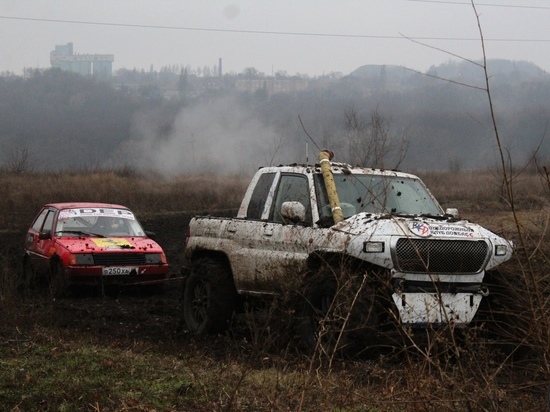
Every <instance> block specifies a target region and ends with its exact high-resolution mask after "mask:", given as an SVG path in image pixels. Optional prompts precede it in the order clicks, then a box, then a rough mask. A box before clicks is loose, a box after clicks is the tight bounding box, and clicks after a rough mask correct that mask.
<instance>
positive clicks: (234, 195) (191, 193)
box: [0, 172, 248, 230]
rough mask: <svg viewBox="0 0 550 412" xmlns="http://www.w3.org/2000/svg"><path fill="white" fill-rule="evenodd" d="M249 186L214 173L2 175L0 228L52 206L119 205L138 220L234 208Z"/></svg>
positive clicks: (18, 223)
mask: <svg viewBox="0 0 550 412" xmlns="http://www.w3.org/2000/svg"><path fill="white" fill-rule="evenodd" d="M247 184H248V181H247V180H243V179H240V178H238V177H232V176H215V175H201V176H189V177H184V176H182V177H178V178H166V177H163V176H160V175H156V174H153V173H149V174H143V175H137V174H129V175H127V174H121V173H117V172H96V173H47V174H25V175H20V174H7V173H3V174H0V193H2V194H3V196H2V197H1V198H0V208H1V210H2V214H1V215H0V228H1V230H6V229H9V228H11V229H14V228H18V229H19V228H21V227H24V226H26V225H28V224H29V223H30V221H31V220H32V219H33V218H34V216H35V214H36V213H37V211H38V210H39V209H40V207H41V206H42V205H44V204H46V203H52V202H67V201H74V202H106V203H118V204H122V205H125V206H127V207H129V208H131V209H132V210H133V211H134V212H135V213H136V214H138V215H139V216H144V215H147V214H158V213H166V212H190V213H193V212H203V211H208V210H221V209H234V208H236V207H238V206H239V204H240V201H241V199H242V196H243V195H244V191H245V190H246V186H247Z"/></svg>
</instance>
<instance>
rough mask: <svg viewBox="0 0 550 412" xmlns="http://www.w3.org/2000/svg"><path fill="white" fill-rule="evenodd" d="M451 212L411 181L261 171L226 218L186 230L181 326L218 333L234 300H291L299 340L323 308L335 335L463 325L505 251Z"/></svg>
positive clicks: (324, 160) (315, 331) (326, 167)
mask: <svg viewBox="0 0 550 412" xmlns="http://www.w3.org/2000/svg"><path fill="white" fill-rule="evenodd" d="M457 215H458V212H457V211H456V209H448V210H447V211H444V210H443V209H442V208H441V206H440V205H439V203H438V202H437V201H436V199H435V198H434V197H433V196H432V194H431V193H430V191H429V190H428V189H427V188H426V186H425V185H424V184H423V183H422V181H421V180H420V179H419V178H418V177H417V176H414V175H412V174H407V173H401V172H395V171H382V170H375V169H369V168H360V167H351V166H349V165H347V164H342V163H331V162H330V161H329V158H328V156H321V157H320V163H319V164H316V165H291V166H277V167H264V168H261V169H259V170H258V171H257V172H256V174H255V176H254V177H253V179H252V181H251V183H250V185H249V187H248V189H247V191H246V193H245V196H244V199H243V201H242V204H241V206H240V209H239V211H238V214H237V216H236V217H235V218H221V217H212V216H202V217H195V218H193V219H192V220H191V222H190V225H189V232H188V237H187V239H186V249H185V256H186V259H187V260H188V261H189V272H188V273H187V280H186V287H185V293H184V302H183V305H184V318H185V321H186V324H187V326H188V328H189V329H190V330H191V331H193V332H195V333H216V332H220V331H222V330H223V329H224V328H225V327H227V324H228V321H229V319H230V317H231V314H232V313H233V311H234V310H235V309H236V308H237V306H238V302H239V301H240V300H242V298H243V297H255V298H259V299H260V300H262V299H268V298H271V297H273V296H293V297H294V298H293V299H292V300H291V302H292V303H290V304H291V305H294V304H295V305H296V306H295V308H296V315H297V318H299V319H300V322H299V323H300V324H301V327H300V328H299V330H300V331H301V332H300V333H301V334H302V335H303V336H302V338H303V340H304V341H305V342H306V343H307V342H308V341H310V343H311V342H313V341H314V340H315V339H316V338H318V337H319V336H320V334H321V329H322V327H321V326H323V327H325V329H326V324H328V321H327V319H328V318H329V312H330V311H331V310H333V312H335V313H336V312H338V314H337V315H334V314H332V315H331V316H332V319H335V318H338V319H339V321H338V322H335V325H337V326H335V328H340V332H341V331H342V330H343V329H345V328H348V329H350V330H351V329H353V330H359V329H365V330H367V329H371V328H375V329H376V330H380V329H384V328H385V327H389V326H388V325H392V327H395V325H398V328H402V327H403V326H406V327H410V328H427V327H438V326H441V325H447V324H453V325H457V326H465V325H468V324H470V323H471V322H472V320H473V318H474V316H475V314H476V312H477V310H478V308H479V306H480V303H481V301H482V299H483V297H484V296H486V295H487V294H488V293H489V291H488V290H487V288H486V287H485V285H484V283H483V279H484V275H485V273H486V271H487V270H489V269H491V268H494V267H495V266H497V265H499V264H501V263H503V262H505V261H507V260H508V259H510V257H511V254H512V244H511V243H510V242H509V241H507V240H505V239H503V238H502V237H500V236H498V235H496V234H495V233H493V232H491V231H489V230H487V229H485V228H483V227H481V226H479V225H477V224H474V223H471V222H469V221H467V220H461V219H459V218H458V217H457ZM346 293H347V295H348V300H347V302H348V303H344V299H342V298H341V296H344V295H346ZM342 308H345V310H343V309H342Z"/></svg>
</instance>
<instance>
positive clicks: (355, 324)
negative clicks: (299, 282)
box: [300, 268, 379, 354]
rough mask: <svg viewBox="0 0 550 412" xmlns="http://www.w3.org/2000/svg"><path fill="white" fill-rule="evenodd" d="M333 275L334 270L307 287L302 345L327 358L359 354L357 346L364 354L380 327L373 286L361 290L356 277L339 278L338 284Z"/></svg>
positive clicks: (303, 309)
mask: <svg viewBox="0 0 550 412" xmlns="http://www.w3.org/2000/svg"><path fill="white" fill-rule="evenodd" d="M338 270H340V271H341V270H346V269H345V268H344V269H338ZM334 275H335V269H331V270H329V271H326V272H325V273H324V274H322V275H321V276H315V277H313V278H312V279H310V281H309V282H307V285H305V287H304V290H303V302H302V308H301V311H300V312H301V313H300V318H301V322H300V335H301V340H302V343H303V344H304V345H305V347H306V348H307V349H308V350H309V351H310V352H313V351H314V350H321V351H322V352H324V353H327V354H332V353H334V352H338V351H341V350H344V349H345V350H346V351H348V350H352V349H353V350H358V348H357V347H356V346H357V345H359V347H360V349H359V351H361V350H364V345H369V344H370V343H371V342H369V340H370V339H369V338H372V337H373V336H374V333H373V330H376V328H377V326H378V324H379V317H378V316H379V308H378V305H377V304H376V295H375V293H374V289H373V286H372V285H370V284H365V285H362V286H361V281H360V279H359V277H358V276H354V275H352V276H351V277H347V276H343V277H340V284H339V282H338V281H337V279H336V277H335V276H334ZM342 281H343V282H344V283H345V284H342V283H341V282H342ZM359 288H361V290H359ZM356 294H357V296H355V295H356Z"/></svg>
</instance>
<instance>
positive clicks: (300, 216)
mask: <svg viewBox="0 0 550 412" xmlns="http://www.w3.org/2000/svg"><path fill="white" fill-rule="evenodd" d="M281 216H282V217H283V219H285V220H289V221H291V222H292V223H299V222H303V221H304V220H306V208H305V207H304V205H303V204H301V203H300V202H296V201H292V202H283V204H282V205H281Z"/></svg>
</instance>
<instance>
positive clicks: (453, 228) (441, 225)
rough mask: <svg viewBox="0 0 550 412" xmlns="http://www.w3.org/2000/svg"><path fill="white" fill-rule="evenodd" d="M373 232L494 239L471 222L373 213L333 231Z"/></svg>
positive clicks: (355, 216)
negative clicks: (374, 229) (488, 237)
mask: <svg viewBox="0 0 550 412" xmlns="http://www.w3.org/2000/svg"><path fill="white" fill-rule="evenodd" d="M373 228H376V233H377V234H381V235H384V236H407V237H421V238H422V237H437V238H461V239H483V238H486V237H487V236H489V234H491V235H494V234H493V233H491V232H489V231H488V230H486V229H484V228H483V227H481V226H479V225H478V224H475V223H471V222H469V221H468V220H455V219H451V218H449V219H445V220H442V219H439V218H430V217H422V216H406V217H405V216H399V215H377V214H372V213H359V214H357V215H354V216H351V217H349V218H348V219H346V220H343V221H342V222H339V223H337V224H335V225H334V226H332V229H333V230H336V231H339V232H343V233H349V234H350V235H355V236H358V235H361V234H363V233H365V232H368V233H372V229H373ZM495 236H496V235H495Z"/></svg>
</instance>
